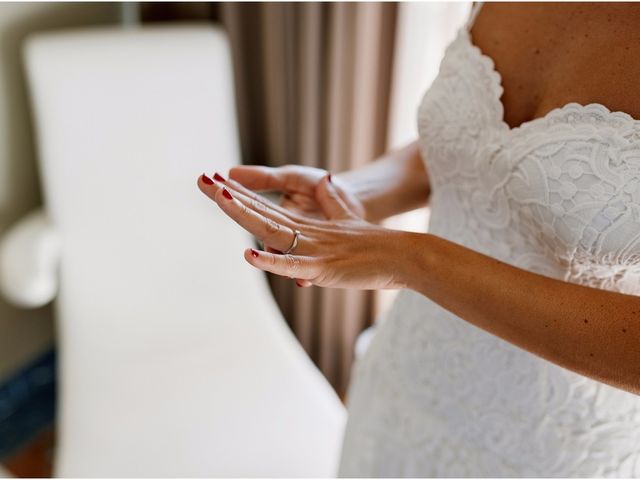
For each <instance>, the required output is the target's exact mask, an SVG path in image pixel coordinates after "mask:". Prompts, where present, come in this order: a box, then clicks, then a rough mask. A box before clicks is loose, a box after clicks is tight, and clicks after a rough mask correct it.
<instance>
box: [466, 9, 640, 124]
mask: <svg viewBox="0 0 640 480" xmlns="http://www.w3.org/2000/svg"><path fill="white" fill-rule="evenodd" d="M611 5H612V6H611ZM611 5H603V4H599V3H594V4H581V3H519V4H510V3H487V4H485V5H483V7H482V9H481V11H480V13H479V15H478V16H477V18H476V20H475V23H474V26H473V29H472V32H471V33H472V37H473V43H474V44H475V45H477V46H478V47H479V48H480V50H481V51H482V52H483V53H484V54H486V55H487V56H489V57H490V58H492V59H493V60H494V62H495V69H496V70H497V71H498V72H500V75H501V82H502V86H503V89H504V90H503V94H502V97H501V98H500V101H501V102H502V104H503V107H504V120H505V122H506V123H507V124H508V125H509V126H510V127H511V128H513V127H515V126H518V125H520V124H522V123H523V122H526V121H530V120H532V119H535V118H539V117H541V116H544V115H545V114H546V113H547V112H549V111H551V110H553V109H554V108H557V107H560V106H563V105H566V104H567V103H570V102H577V103H580V104H583V105H586V104H589V103H601V104H603V105H606V106H607V107H608V108H609V109H611V110H614V111H625V112H627V113H629V114H631V115H632V116H634V117H636V118H638V116H640V90H639V89H638V88H637V78H638V76H639V75H640V61H638V58H640V35H639V33H638V32H640V8H638V7H636V6H633V5H631V6H629V5H626V4H611Z"/></svg>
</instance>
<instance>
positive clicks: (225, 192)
mask: <svg viewBox="0 0 640 480" xmlns="http://www.w3.org/2000/svg"><path fill="white" fill-rule="evenodd" d="M222 195H223V196H224V198H226V199H227V200H233V197H232V196H231V194H230V193H229V190H227V189H226V188H223V189H222Z"/></svg>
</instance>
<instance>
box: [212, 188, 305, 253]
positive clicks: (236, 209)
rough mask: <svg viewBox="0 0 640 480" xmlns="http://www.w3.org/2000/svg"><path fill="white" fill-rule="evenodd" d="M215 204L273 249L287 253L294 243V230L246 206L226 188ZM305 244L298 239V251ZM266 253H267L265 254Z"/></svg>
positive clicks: (217, 195) (222, 189) (220, 192)
mask: <svg viewBox="0 0 640 480" xmlns="http://www.w3.org/2000/svg"><path fill="white" fill-rule="evenodd" d="M214 200H215V202H216V203H217V204H218V206H219V207H220V208H221V209H222V211H224V212H225V213H226V214H227V215H228V216H229V217H231V219H232V220H233V221H235V222H236V223H237V224H238V225H240V226H241V227H242V228H244V229H245V230H247V231H248V232H249V233H251V234H252V235H254V236H255V237H257V238H258V239H259V240H261V241H262V242H263V243H264V244H265V245H269V246H270V247H271V248H274V249H277V250H280V251H286V250H287V249H288V248H289V247H290V246H291V242H292V241H293V235H294V234H293V229H292V228H290V227H288V226H286V225H282V224H281V223H278V222H277V221H276V220H274V219H273V218H270V217H268V216H265V215H262V214H261V213H258V212H256V211H254V210H252V209H251V208H249V207H247V206H246V205H244V204H243V203H242V202H240V201H239V200H238V199H237V198H234V197H233V195H232V194H231V193H230V192H229V190H228V189H226V188H224V187H223V188H220V189H218V191H217V192H216V194H215V197H214ZM302 242H303V238H302V235H300V237H299V239H298V250H300V244H301V243H302ZM265 253H266V252H265Z"/></svg>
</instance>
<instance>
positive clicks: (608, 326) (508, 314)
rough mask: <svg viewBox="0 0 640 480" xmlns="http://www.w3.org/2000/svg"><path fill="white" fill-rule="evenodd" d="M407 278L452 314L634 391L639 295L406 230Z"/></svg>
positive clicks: (638, 366)
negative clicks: (564, 278) (545, 271)
mask: <svg viewBox="0 0 640 480" xmlns="http://www.w3.org/2000/svg"><path fill="white" fill-rule="evenodd" d="M407 248H410V249H411V251H412V252H414V253H413V255H412V257H413V258H412V259H411V260H410V261H408V262H407V261H405V262H403V266H402V268H403V271H404V277H405V278H406V279H407V286H408V287H409V288H411V289H413V290H415V291H417V292H419V293H421V294H423V295H425V296H427V297H429V298H430V299H431V300H433V301H434V302H436V303H438V304H439V305H441V306H442V307H444V308H446V309H447V310H449V311H451V312H453V313H455V314H456V315H458V316H459V317H460V318H463V319H464V320H467V321H468V322H470V323H472V324H474V325H476V326H478V327H480V328H482V329H483V330H486V331H488V332H490V333H492V334H494V335H496V336H498V337H500V338H503V339H504V340H506V341H508V342H510V343H513V344H514V345H517V346H519V347H521V348H523V349H525V350H528V351H529V352H532V353H534V354H536V355H539V356H540V357H543V358H545V359H547V360H550V361H552V362H554V363H556V364H558V365H560V366H562V367H565V368H568V369H570V370H573V371H575V372H578V373H580V374H582V375H586V376H588V377H591V378H594V379H596V380H599V381H601V382H604V383H608V384H610V385H613V386H615V387H618V388H622V389H625V390H628V391H630V392H633V393H637V394H640V297H637V296H633V295H625V294H621V293H615V292H610V291H606V290H600V289H596V288H591V287H585V286H581V285H576V284H573V283H568V282H564V281H561V280H555V279H552V278H548V277H545V276H542V275H538V274H535V273H531V272H528V271H526V270H522V269H520V268H516V267H513V266H511V265H508V264H506V263H503V262H500V261H498V260H496V259H494V258H491V257H488V256H485V255H482V254H480V253H477V252H475V251H473V250H469V249H468V248H465V247H462V246H460V245H458V244H455V243H452V242H449V241H447V240H444V239H441V238H439V237H436V236H433V235H428V234H427V235H425V234H408V236H407Z"/></svg>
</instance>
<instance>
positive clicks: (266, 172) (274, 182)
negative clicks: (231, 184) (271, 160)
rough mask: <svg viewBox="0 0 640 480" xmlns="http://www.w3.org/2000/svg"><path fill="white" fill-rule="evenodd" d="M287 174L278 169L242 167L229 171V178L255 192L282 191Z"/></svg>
mask: <svg viewBox="0 0 640 480" xmlns="http://www.w3.org/2000/svg"><path fill="white" fill-rule="evenodd" d="M285 173H286V172H283V171H282V169H278V168H270V167H260V166H245V165H242V166H238V167H233V168H232V169H231V170H229V178H231V179H232V180H235V181H236V182H238V183H240V184H242V185H244V186H245V187H247V188H249V189H251V190H254V191H282V190H284V188H285V185H286V174H285Z"/></svg>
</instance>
